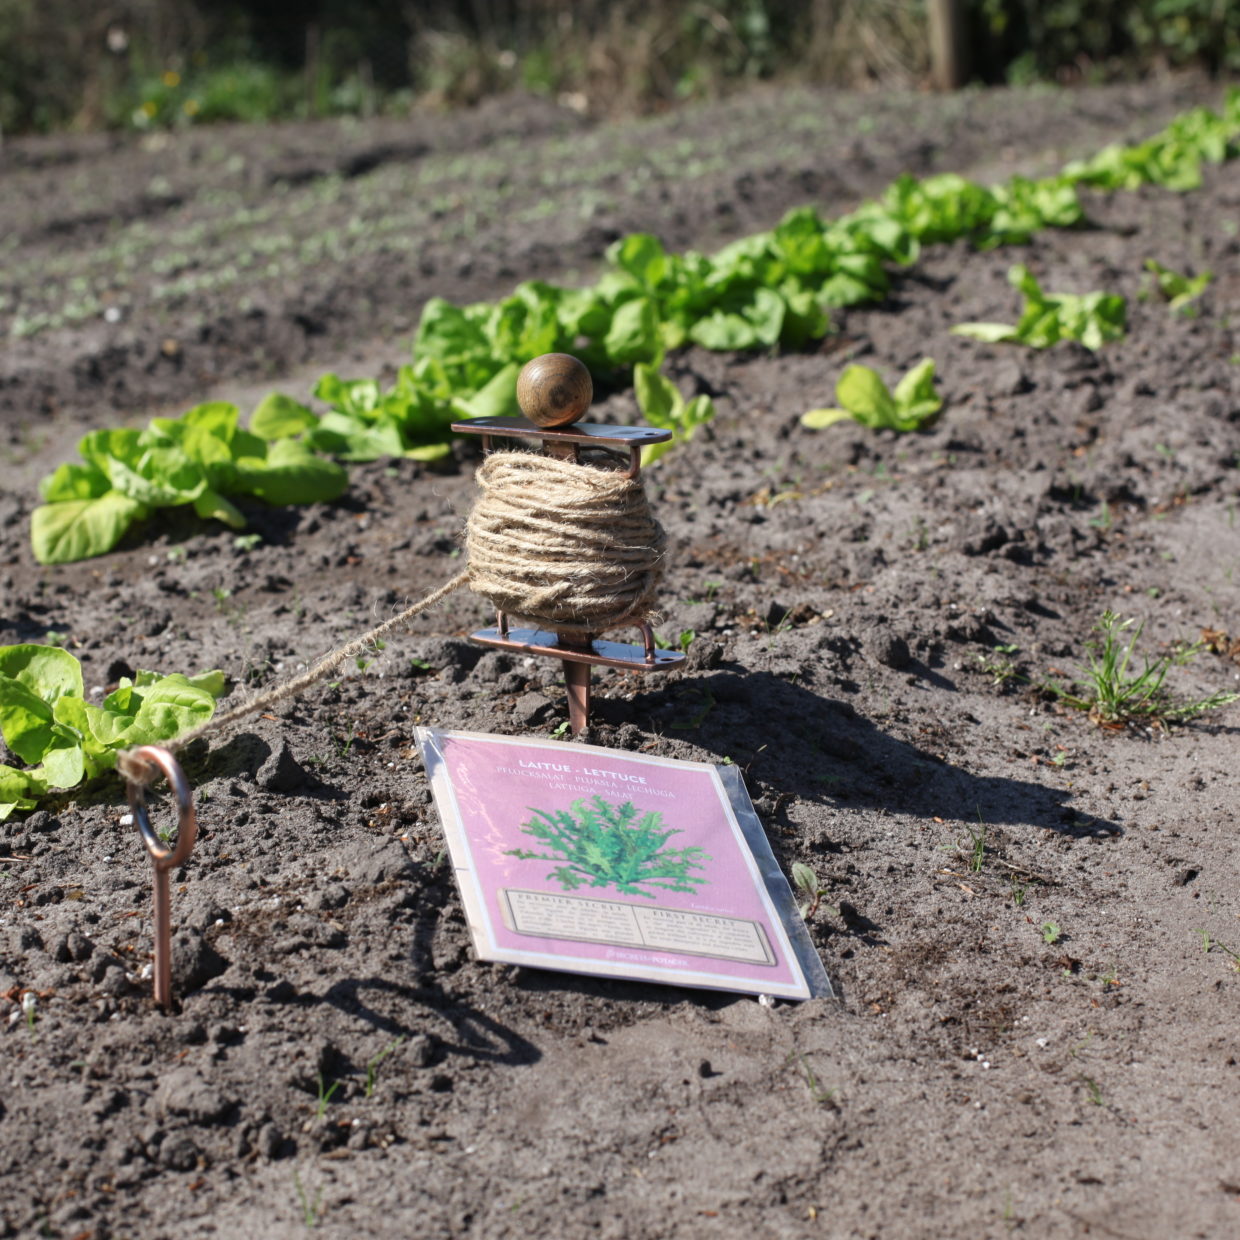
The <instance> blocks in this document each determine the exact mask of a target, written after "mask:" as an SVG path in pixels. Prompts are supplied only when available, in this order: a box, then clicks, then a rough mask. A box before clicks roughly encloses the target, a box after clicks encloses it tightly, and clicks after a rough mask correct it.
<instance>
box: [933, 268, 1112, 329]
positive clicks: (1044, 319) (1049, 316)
mask: <svg viewBox="0 0 1240 1240" xmlns="http://www.w3.org/2000/svg"><path fill="white" fill-rule="evenodd" d="M1008 283H1009V284H1011V285H1012V286H1013V287H1014V288H1017V289H1019V290H1020V291H1021V292H1022V293H1023V294H1024V295H1025V309H1024V311H1023V313H1022V314H1021V316H1020V322H1018V323H1016V324H1014V325H1013V324H1010V323H960V324H958V325H957V326H955V327H953V328H952V335H954V336H968V337H970V338H971V339H973V340H983V341H986V342H987V343H988V344H998V343H1001V342H1005V341H1006V342H1011V343H1014V344H1023V345H1028V346H1029V347H1030V348H1031V349H1046V348H1049V347H1050V346H1051V345H1053V344H1058V342H1059V341H1061V340H1079V341H1080V342H1081V343H1082V344H1083V345H1084V346H1085V347H1086V348H1087V349H1100V348H1102V346H1103V345H1104V344H1105V343H1106V342H1107V341H1109V340H1119V339H1121V338H1122V337H1123V335H1124V328H1125V325H1126V318H1127V304H1126V303H1125V301H1124V299H1123V297H1121V296H1120V295H1119V294H1118V293H1101V292H1093V293H1081V294H1077V293H1047V292H1044V291H1043V289H1042V286H1041V285H1040V284H1039V283H1038V281H1037V279H1036V278H1035V277H1034V275H1033V273H1032V272H1031V271H1030V270H1029V268H1028V267H1026V266H1025V265H1024V264H1023V263H1017V265H1016V266H1015V267H1013V268H1012V269H1011V270H1010V271H1009V272H1008Z"/></svg>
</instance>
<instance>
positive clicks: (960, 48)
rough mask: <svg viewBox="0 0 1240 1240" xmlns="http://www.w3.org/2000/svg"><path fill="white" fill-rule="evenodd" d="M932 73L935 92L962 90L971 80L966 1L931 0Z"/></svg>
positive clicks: (929, 5) (928, 6)
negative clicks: (965, 21) (966, 30)
mask: <svg viewBox="0 0 1240 1240" xmlns="http://www.w3.org/2000/svg"><path fill="white" fill-rule="evenodd" d="M927 8H928V10H929V17H930V72H931V76H932V78H933V80H934V89H935V90H959V89H960V88H961V87H962V86H963V85H964V84H965V82H966V81H967V80H968V76H969V65H968V48H967V41H966V39H965V30H964V0H929V3H928V5H927Z"/></svg>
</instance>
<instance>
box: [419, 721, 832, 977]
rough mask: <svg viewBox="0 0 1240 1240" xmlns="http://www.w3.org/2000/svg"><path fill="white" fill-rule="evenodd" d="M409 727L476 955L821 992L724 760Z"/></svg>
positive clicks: (819, 973) (806, 945)
mask: <svg viewBox="0 0 1240 1240" xmlns="http://www.w3.org/2000/svg"><path fill="white" fill-rule="evenodd" d="M416 737H417V742H418V746H419V748H420V749H421V751H422V756H423V759H424V761H425V763H426V771H427V775H428V777H429V779H430V784H431V790H432V792H433V794H434V797H435V805H436V808H437V809H438V811H439V817H440V821H441V822H442V824H443V828H444V833H445V835H446V837H447V843H448V853H449V856H450V857H451V861H452V866H453V868H454V870H455V873H456V881H457V884H458V886H459V888H460V892H461V900H462V903H463V905H464V909H465V916H466V918H467V920H468V923H469V928H470V933H471V934H472V936H473V940H474V947H475V949H476V950H477V953H478V955H479V957H480V958H481V959H483V960H496V961H504V962H507V963H509V964H520V965H529V966H533V967H537V968H544V969H558V970H562V971H566V972H571V973H586V974H594V975H597V976H600V977H624V978H634V979H640V980H643V981H648V982H665V983H668V984H671V985H677V986H698V987H706V988H710V989H713V990H729V991H741V992H744V993H750V994H758V995H769V996H771V997H774V998H785V999H809V998H814V997H818V996H823V995H830V994H831V985H830V982H829V981H828V980H827V975H826V972H825V970H824V969H823V967H822V962H821V961H820V960H819V958H818V955H817V953H816V952H815V950H814V947H813V945H812V943H811V942H810V939H809V935H808V934H807V932H806V929H805V924H804V922H803V920H802V918H801V916H800V914H799V913H798V912H797V908H796V904H795V902H794V900H793V897H792V892H791V889H790V888H789V886H788V881H787V879H786V878H785V877H784V875H783V873H782V872H781V870H780V869H779V866H778V865H777V864H776V861H775V858H774V856H773V855H772V853H771V847H770V844H769V843H768V841H767V838H766V835H765V833H764V832H763V830H762V824H761V823H760V822H759V821H758V816H757V814H755V813H754V809H753V805H752V804H751V802H750V800H749V796H748V794H747V793H746V791H745V786H744V784H743V782H742V780H741V776H740V772H739V771H738V770H737V769H736V768H735V767H734V766H716V765H713V764H711V763H705V762H681V761H677V760H676V759H673V758H662V757H656V756H652V755H646V754H633V753H628V752H624V751H617V750H612V749H603V748H600V747H598V746H595V745H573V744H566V743H564V742H557V741H552V740H537V739H533V740H532V739H528V738H523V737H510V736H491V735H488V734H485V733H481V732H444V731H439V730H437V729H433V728H418V729H417V730H416Z"/></svg>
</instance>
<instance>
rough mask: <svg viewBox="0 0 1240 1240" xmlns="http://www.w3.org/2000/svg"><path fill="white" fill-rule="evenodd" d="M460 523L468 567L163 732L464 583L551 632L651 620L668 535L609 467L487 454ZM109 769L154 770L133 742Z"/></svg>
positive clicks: (302, 678) (345, 651)
mask: <svg viewBox="0 0 1240 1240" xmlns="http://www.w3.org/2000/svg"><path fill="white" fill-rule="evenodd" d="M477 480H478V484H479V486H480V487H481V488H482V494H481V496H480V497H479V499H478V501H477V503H476V504H475V505H474V508H473V511H472V512H471V513H470V516H469V520H468V522H467V524H466V534H465V545H466V552H467V554H468V557H469V564H468V566H467V567H466V568H465V569H464V570H463V571H462V572H460V573H458V574H457V575H456V576H455V577H453V578H452V579H451V580H450V581H448V582H446V583H445V584H444V585H442V586H440V587H439V588H438V589H437V590H434V591H432V592H431V593H430V594H428V595H427V596H426V597H425V598H422V599H419V600H418V602H416V603H414V604H412V605H411V606H409V607H406V608H405V609H404V611H402V612H400V613H399V614H398V615H395V616H393V617H391V619H389V620H385V621H384V622H383V623H382V624H380V625H378V626H376V627H375V628H373V629H370V630H369V631H368V632H366V633H363V634H362V635H361V636H360V637H356V638H354V639H353V640H352V641H350V642H348V643H346V644H345V645H343V646H341V647H340V648H339V649H338V650H333V651H332V652H331V653H330V654H327V655H324V656H323V658H321V659H320V660H319V661H318V662H317V663H316V664H315V665H314V666H313V667H311V668H310V669H309V670H307V671H305V672H302V673H301V674H300V675H299V676H294V677H292V678H291V679H289V680H286V681H285V682H284V683H283V684H278V685H275V686H273V687H272V688H271V689H268V690H267V691H266V692H265V693H260V694H258V695H257V696H255V697H252V698H250V699H248V700H247V701H245V702H242V703H240V704H239V705H237V706H234V707H233V708H232V709H231V710H227V711H225V712H224V713H223V714H222V715H216V716H215V717H214V718H213V719H209V720H208V721H207V722H206V723H203V724H200V725H199V726H198V727H196V728H191V729H190V730H189V731H188V732H185V733H183V734H182V735H181V736H178V737H176V738H174V739H173V740H171V741H168V742H167V743H166V745H165V748H167V749H169V750H172V751H174V752H175V751H176V750H179V749H184V748H185V746H187V745H189V744H190V743H191V742H192V741H196V740H198V739H200V738H201V737H204V736H212V735H215V734H217V733H220V732H223V731H224V730H225V729H227V728H229V727H231V726H232V725H233V724H235V723H239V722H240V721H241V720H243V719H247V718H249V717H250V716H251V715H256V714H259V713H260V712H262V711H265V710H270V709H271V708H272V707H274V706H278V705H279V704H280V703H281V702H287V701H289V700H290V699H291V698H295V697H298V696H299V695H300V694H302V693H304V692H305V691H306V690H307V689H309V688H311V687H312V686H313V685H316V684H318V683H319V682H320V681H322V680H326V679H327V677H329V676H330V675H332V673H333V672H336V671H339V669H340V668H341V667H343V666H344V665H345V664H346V663H348V662H349V660H350V659H354V658H356V657H357V656H358V655H361V654H363V653H365V652H366V651H367V650H369V649H372V648H373V647H374V644H375V643H376V642H378V641H381V640H382V639H383V638H384V637H386V636H387V635H388V634H389V633H391V632H392V631H393V630H395V629H398V628H401V627H403V626H404V625H405V624H407V623H408V622H409V621H410V620H411V619H413V617H414V616H416V615H418V614H419V613H420V612H423V611H426V610H427V608H429V607H433V606H434V605H435V604H436V603H438V602H440V601H441V600H443V599H445V598H447V596H448V595H449V594H451V593H453V592H454V591H455V590H459V589H460V588H461V587H462V586H466V585H468V586H469V587H470V588H471V589H472V590H474V591H475V592H476V593H478V594H481V595H482V596H483V598H486V599H488V600H489V601H490V602H492V603H493V604H494V605H495V606H496V607H497V608H498V609H499V610H500V611H503V612H505V613H508V614H510V615H513V616H515V617H517V618H518V619H522V618H528V619H529V620H532V621H533V622H534V623H535V624H538V625H540V626H548V627H551V628H555V629H558V630H561V631H564V630H569V631H575V632H583V633H601V632H604V631H605V630H607V629H613V628H617V627H619V626H621V625H624V624H635V623H637V622H639V621H644V620H646V619H648V618H649V616H650V613H651V610H652V608H653V604H654V595H655V589H656V587H657V585H658V581H659V577H660V575H661V573H662V567H663V553H664V548H665V546H666V541H667V540H666V536H665V535H664V533H663V528H662V526H660V525H659V523H658V522H657V521H656V520H655V518H654V516H653V514H652V513H651V511H650V504H649V501H648V499H647V496H646V492H645V488H644V487H643V486H642V484H641V483H640V482H639V481H638V480H636V479H631V478H627V477H625V476H624V474H622V473H620V472H618V471H616V470H606V469H590V468H582V466H580V465H575V464H571V463H569V462H566V461H562V460H559V459H557V458H555V457H548V456H537V455H535V454H533V453H530V452H496V453H492V454H491V455H490V456H488V457H487V459H486V460H485V461H484V462H483V463H482V465H481V466H480V467H479V469H478V475H477ZM116 765H117V770H118V771H119V772H120V773H121V775H123V776H124V777H125V779H127V780H128V781H129V782H130V783H132V784H137V785H143V786H144V785H146V784H149V783H150V782H151V781H152V780H154V779H155V778H156V777H157V776H158V774H159V772H158V770H157V769H156V768H155V767H154V766H152V765H151V764H150V763H149V762H146V761H143V760H141V759H137V758H135V757H134V756H133V752H132V751H131V750H123V751H122V752H121V753H120V754H119V755H118V757H117V763H116Z"/></svg>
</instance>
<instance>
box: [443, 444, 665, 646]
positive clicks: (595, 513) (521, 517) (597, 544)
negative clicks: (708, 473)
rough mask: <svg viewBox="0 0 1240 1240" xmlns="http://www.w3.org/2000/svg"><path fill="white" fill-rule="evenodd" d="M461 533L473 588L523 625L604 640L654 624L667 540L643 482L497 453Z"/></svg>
mask: <svg viewBox="0 0 1240 1240" xmlns="http://www.w3.org/2000/svg"><path fill="white" fill-rule="evenodd" d="M477 481H478V485H479V487H480V488H481V491H482V494H481V495H480V496H479V498H478V500H477V502H476V503H475V504H474V508H473V511H472V512H471V513H470V515H469V520H468V522H467V523H466V527H465V546H466V553H467V555H468V558H469V588H470V589H471V590H473V591H474V592H475V593H477V594H481V595H482V596H483V597H484V598H486V599H488V600H489V601H490V602H492V603H493V604H494V605H495V606H496V608H498V609H499V610H500V611H502V612H504V613H506V614H507V615H508V616H510V617H511V618H513V619H516V620H518V621H520V622H524V623H530V624H533V625H534V626H535V627H540V628H553V629H557V630H560V631H567V632H576V633H583V634H584V633H602V632H605V631H606V630H608V629H614V628H619V627H620V626H622V625H628V624H639V623H642V622H644V621H647V620H649V619H650V616H651V612H652V610H653V607H654V600H655V593H656V589H657V587H658V583H659V578H660V577H661V575H662V570H663V555H664V550H665V548H666V545H667V537H666V535H665V534H664V532H663V527H662V526H661V525H660V524H659V523H658V522H657V521H656V520H655V519H654V516H653V514H652V513H651V511H650V504H649V501H648V500H647V498H646V492H645V489H644V488H643V486H642V484H641V482H640V481H639V480H637V479H631V478H626V477H625V476H624V474H623V473H621V472H619V471H617V470H613V469H596V468H592V467H583V466H581V465H576V464H573V463H571V462H569V461H564V460H560V459H559V458H557V457H551V456H536V455H534V454H533V453H529V452H494V453H492V454H491V455H490V456H488V457H487V458H486V460H485V461H483V463H482V465H481V466H480V468H479V469H478V474H477Z"/></svg>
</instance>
